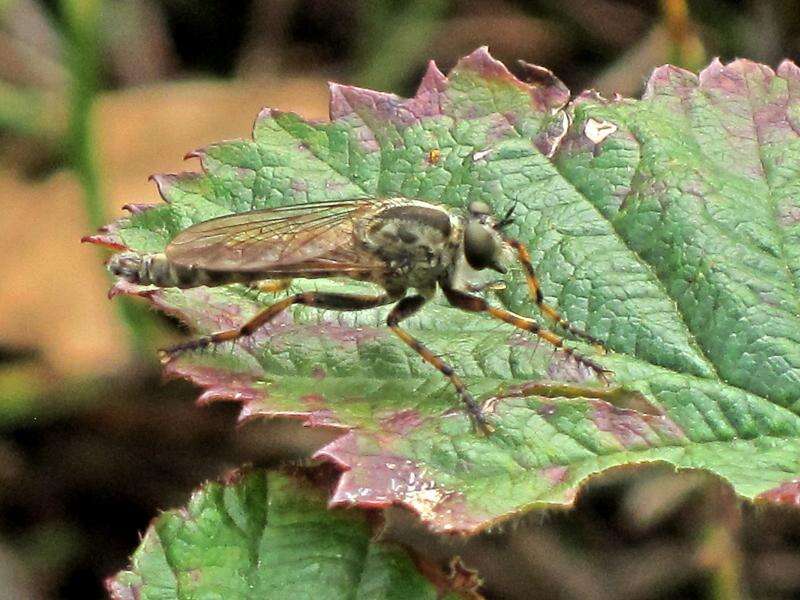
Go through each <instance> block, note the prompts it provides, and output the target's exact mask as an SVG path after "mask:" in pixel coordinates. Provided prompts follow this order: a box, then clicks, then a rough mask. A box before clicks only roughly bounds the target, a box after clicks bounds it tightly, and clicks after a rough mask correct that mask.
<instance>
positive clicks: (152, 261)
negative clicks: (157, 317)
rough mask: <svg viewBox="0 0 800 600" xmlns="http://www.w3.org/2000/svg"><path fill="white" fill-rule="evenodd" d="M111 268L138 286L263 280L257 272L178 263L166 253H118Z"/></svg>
mask: <svg viewBox="0 0 800 600" xmlns="http://www.w3.org/2000/svg"><path fill="white" fill-rule="evenodd" d="M108 270H109V271H111V273H113V274H114V275H116V276H117V277H121V278H122V279H124V280H125V281H129V282H130V283H136V284H139V285H157V286H158V287H178V288H192V287H198V286H201V285H208V286H216V285H225V284H227V283H250V282H252V281H256V280H258V279H263V275H262V276H259V274H258V273H245V272H236V271H209V270H207V269H198V268H196V267H194V266H181V265H176V264H174V263H172V262H170V261H169V260H167V257H166V255H164V254H145V255H141V254H134V253H132V252H123V253H121V254H115V255H114V256H112V257H111V259H110V260H109V261H108Z"/></svg>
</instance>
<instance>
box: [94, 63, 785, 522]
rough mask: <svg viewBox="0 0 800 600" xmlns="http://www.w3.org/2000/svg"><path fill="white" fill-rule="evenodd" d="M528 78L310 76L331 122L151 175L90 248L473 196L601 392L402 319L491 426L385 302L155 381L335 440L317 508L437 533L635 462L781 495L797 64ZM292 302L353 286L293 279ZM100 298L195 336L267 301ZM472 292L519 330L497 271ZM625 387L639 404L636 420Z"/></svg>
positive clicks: (564, 369) (567, 495) (229, 349)
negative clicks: (501, 224) (568, 334)
mask: <svg viewBox="0 0 800 600" xmlns="http://www.w3.org/2000/svg"><path fill="white" fill-rule="evenodd" d="M527 69H528V71H529V74H530V76H531V78H532V80H533V83H530V84H528V83H523V82H521V81H519V80H518V79H516V78H515V77H514V76H513V75H511V73H509V71H508V70H507V69H506V68H505V67H504V66H503V65H502V64H501V63H499V62H497V61H495V60H494V59H493V58H492V57H491V56H490V55H489V54H488V52H487V51H486V50H485V49H480V50H477V51H475V52H474V53H472V54H471V55H469V56H467V57H465V58H464V59H462V60H461V61H460V62H459V64H458V65H457V66H456V67H455V68H454V69H453V71H452V72H451V73H450V74H449V75H448V76H447V77H445V76H444V75H442V74H441V73H440V72H439V71H438V69H437V68H436V67H435V65H433V64H431V66H430V68H429V69H428V72H427V73H426V75H425V77H424V79H423V81H422V83H421V85H420V88H419V90H418V92H417V94H416V95H415V97H414V98H411V99H403V98H399V97H397V96H394V95H391V94H384V93H379V92H373V91H369V90H363V89H359V88H354V87H348V86H340V85H332V86H331V121H330V122H324V123H310V122H307V121H304V120H303V119H302V118H301V117H299V116H297V115H294V114H291V113H279V112H276V111H270V110H264V111H262V113H261V114H260V115H259V117H258V119H257V121H256V123H255V127H254V132H253V139H252V140H236V141H230V142H222V143H219V144H215V145H212V146H209V147H206V148H204V149H202V150H198V151H196V152H194V153H193V156H195V157H197V158H199V159H200V161H201V164H202V167H203V171H202V173H182V174H178V175H162V176H157V177H156V182H157V184H158V187H159V190H160V192H161V194H162V196H163V197H164V199H165V200H166V201H167V203H166V204H162V205H158V206H153V207H149V206H145V207H142V206H141V205H136V206H133V207H131V213H132V214H131V216H130V217H128V218H126V219H123V220H121V221H118V222H117V223H114V224H112V225H110V226H109V227H107V228H106V229H105V230H104V231H103V232H101V233H100V234H98V235H97V236H94V237H93V238H92V239H93V241H96V242H99V243H104V244H106V245H109V246H111V247H114V248H128V249H131V250H135V251H139V252H157V251H161V250H163V249H164V247H165V245H166V244H167V243H168V241H169V240H170V239H171V238H172V237H173V236H174V235H175V234H177V233H178V232H179V231H181V230H182V229H184V228H186V227H187V226H189V225H191V224H192V223H196V222H199V221H204V220H206V219H208V218H211V217H214V216H218V215H223V214H227V213H230V212H240V211H247V210H252V209H259V208H265V207H270V206H277V205H283V204H291V203H300V202H311V201H320V200H326V199H327V200H331V199H343V198H354V197H362V196H406V197H414V198H420V199H423V200H427V201H432V202H438V203H443V204H447V205H451V206H456V207H464V206H466V204H467V203H468V202H470V201H472V200H483V201H485V202H487V203H489V204H490V205H492V206H493V207H494V209H495V211H496V212H497V213H498V214H503V213H504V212H505V211H506V210H508V208H509V207H511V206H512V205H514V204H516V209H515V216H516V220H515V222H514V224H513V226H511V227H510V233H511V234H512V235H514V236H516V237H518V238H519V239H521V240H522V241H524V242H525V243H527V244H528V245H529V247H530V249H531V254H532V256H533V260H534V266H535V268H536V271H537V274H538V275H539V279H540V281H541V283H542V287H543V290H544V293H545V297H546V299H547V301H548V302H550V303H552V304H554V305H556V306H558V307H559V309H560V310H561V311H562V312H563V313H564V315H565V316H566V317H567V318H568V319H569V320H571V321H572V322H574V323H575V324H577V325H578V326H580V327H582V328H584V329H586V330H588V331H589V332H590V333H591V334H593V335H594V336H596V337H598V338H600V339H602V340H604V341H605V343H606V345H607V347H608V348H609V349H610V352H609V353H608V354H607V355H605V356H595V355H594V354H593V352H594V351H593V350H592V349H591V348H588V347H586V346H585V345H581V344H579V343H578V342H575V341H571V342H569V343H570V344H572V345H573V346H575V347H576V348H580V350H581V351H582V352H584V353H587V354H591V355H592V357H593V358H594V359H595V360H597V361H598V362H600V363H601V364H603V365H604V366H606V367H607V368H609V369H611V370H613V371H614V376H613V383H614V386H618V387H615V388H612V389H611V390H609V389H606V388H604V386H603V385H602V384H601V383H598V382H596V381H594V380H593V378H592V377H591V376H590V375H589V374H587V373H585V372H583V371H582V369H580V368H578V367H577V366H576V365H575V364H574V363H572V362H570V361H569V360H568V359H567V358H566V357H565V356H564V355H563V353H554V352H553V351H552V350H551V349H550V348H549V347H546V346H547V344H545V343H542V344H539V343H537V341H536V339H535V338H532V337H530V336H528V335H522V334H519V333H517V332H515V331H514V330H513V329H511V328H510V327H509V326H507V325H504V324H498V323H497V322H495V321H492V320H490V319H489V318H488V317H484V316H480V315H478V316H476V315H473V314H467V313H463V312H460V311H457V310H455V309H453V308H450V307H447V306H445V305H444V303H443V302H435V303H434V304H433V305H432V306H430V307H426V309H425V310H424V311H423V312H422V313H421V314H420V315H419V316H418V317H415V318H413V319H411V320H409V322H408V329H409V331H411V332H412V333H413V334H414V335H416V336H418V337H419V338H420V339H421V340H423V341H424V342H425V343H426V344H428V345H429V347H431V348H432V349H433V350H434V352H436V353H439V354H441V355H442V356H443V357H444V358H445V359H446V360H447V361H449V362H450V363H451V364H453V365H454V366H455V368H456V370H457V371H458V372H459V373H460V374H462V375H463V376H464V378H465V380H466V382H467V383H468V385H469V387H470V389H471V391H472V392H473V394H474V395H476V396H477V397H479V398H481V399H482V400H489V403H488V404H487V410H490V411H491V412H492V417H491V418H492V422H493V424H494V425H495V427H496V431H495V433H494V434H493V435H491V436H489V437H482V436H479V435H476V433H475V432H474V431H473V430H472V428H471V426H470V423H469V421H468V419H467V417H466V416H465V414H464V413H463V411H461V410H460V408H459V407H458V403H457V400H456V396H455V394H454V393H453V391H452V389H451V388H450V387H449V384H448V383H447V382H446V381H445V380H444V379H443V378H442V377H441V376H440V375H439V374H438V373H436V372H435V371H434V370H433V369H431V368H430V367H429V366H428V365H426V364H425V363H423V362H422V361H421V360H420V359H419V358H418V357H417V356H416V355H415V354H413V353H412V352H410V351H409V350H407V349H406V348H405V347H404V346H403V345H402V343H400V342H399V341H398V340H396V339H395V338H394V337H392V336H391V334H390V333H387V330H386V329H385V327H384V326H383V324H384V320H385V317H386V314H387V310H388V309H376V310H372V311H366V312H362V313H334V312H330V311H319V310H315V309H310V308H306V307H299V308H296V309H294V310H292V311H290V312H289V313H287V314H286V316H285V317H282V318H281V319H278V320H277V321H276V322H274V323H272V324H271V325H270V326H268V327H265V328H263V329H262V330H260V331H259V332H258V333H257V334H256V335H254V336H253V337H252V338H251V339H249V340H245V341H243V342H241V343H239V344H237V345H235V346H233V345H231V344H224V345H222V346H220V347H218V348H216V349H213V350H211V351H205V352H202V353H195V354H190V355H185V356H183V357H181V358H180V359H178V360H177V361H174V362H173V363H171V364H170V365H169V366H168V367H167V370H168V372H169V373H170V374H172V375H177V376H181V377H186V378H188V379H190V380H192V381H194V382H196V383H197V384H198V385H200V386H201V387H202V388H204V392H203V395H202V397H201V398H202V399H203V400H206V401H207V400H214V399H236V400H238V401H241V402H242V403H243V411H242V419H251V418H259V417H274V416H287V417H295V418H300V419H304V420H305V421H306V422H307V423H308V425H309V426H315V427H340V428H342V435H341V437H339V438H338V439H337V440H336V441H334V442H333V443H331V444H330V445H328V446H326V447H324V448H321V449H320V450H319V452H318V453H317V457H318V458H320V459H322V460H327V461H331V462H332V463H334V464H335V465H337V466H338V467H339V468H340V469H341V470H342V471H343V474H342V476H341V479H340V481H339V484H338V487H337V488H336V490H335V492H334V494H333V497H332V503H333V504H334V505H355V506H369V507H382V506H388V505H391V504H401V505H404V506H407V507H409V508H411V509H413V510H415V511H416V512H417V513H419V515H420V516H421V518H422V519H423V520H424V521H425V522H427V523H428V524H429V526H430V527H431V528H432V529H434V530H436V531H451V532H461V533H472V532H475V531H478V530H480V529H482V528H485V527H487V526H489V525H491V524H493V523H495V522H498V521H500V520H502V519H505V518H508V517H510V516H513V515H516V514H519V513H521V512H522V511H525V510H528V509H531V508H534V507H543V506H551V507H552V506H565V505H569V504H570V503H571V502H572V501H573V499H574V497H575V494H576V492H577V490H578V488H579V486H580V485H581V484H582V483H583V482H584V481H586V479H587V478H589V477H591V476H593V475H595V474H597V473H600V472H602V471H604V470H606V469H608V468H611V467H615V466H619V465H627V464H633V463H645V462H654V461H663V462H667V463H669V464H671V465H674V466H675V467H676V468H702V469H707V470H709V471H711V472H713V473H715V474H716V475H718V476H719V477H721V478H723V479H725V480H726V481H728V482H730V484H731V485H732V486H733V487H734V489H735V490H736V492H737V493H738V494H739V495H740V496H742V497H744V498H748V499H760V500H770V501H778V502H785V503H793V504H798V503H800V316H798V315H800V292H799V291H798V290H799V289H800V135H799V133H800V71H798V69H797V67H795V65H794V64H792V63H790V62H784V63H783V64H782V65H781V66H780V67H779V69H778V70H777V72H775V71H773V70H772V69H770V68H768V67H765V66H763V65H759V64H756V63H752V62H749V61H744V60H740V61H736V62H734V63H731V64H729V65H722V64H720V63H719V62H714V63H712V64H711V65H710V66H709V67H708V68H707V69H705V70H704V71H703V72H702V73H701V74H700V75H699V76H697V75H694V74H692V73H689V72H687V71H683V70H681V69H678V68H675V67H671V66H665V67H661V68H659V69H657V70H656V71H655V72H654V73H653V75H652V77H651V78H650V80H649V82H648V84H647V88H646V92H645V94H644V97H643V98H642V99H641V100H632V99H614V100H607V99H604V98H602V97H600V96H598V95H596V94H593V93H584V94H582V95H580V96H578V97H577V98H575V99H574V100H572V101H571V102H570V101H569V93H568V91H567V90H566V88H565V87H564V86H563V84H561V82H559V81H558V80H557V79H556V78H555V77H554V76H552V74H550V73H549V72H547V71H545V70H544V69H541V68H538V67H532V66H528V67H527ZM432 151H435V152H432ZM313 289H329V290H330V289H336V290H340V291H347V290H359V291H362V292H363V290H364V289H365V286H363V285H361V284H354V283H346V282H339V281H323V280H313V281H312V280H309V281H302V280H296V281H295V282H294V285H293V290H295V291H300V290H313ZM117 291H120V292H124V293H131V294H139V295H141V296H144V297H146V298H148V299H149V300H150V301H151V302H152V303H154V304H155V305H156V306H158V307H159V308H161V309H163V310H165V311H167V312H169V313H171V314H175V315H177V316H178V317H180V318H181V319H183V320H184V321H185V322H187V323H188V324H189V325H191V326H192V328H193V329H195V330H196V331H198V332H210V331H214V330H220V329H227V328H230V327H234V326H237V325H239V324H241V323H242V322H243V321H244V320H245V319H246V318H248V317H249V316H250V315H252V314H254V313H255V312H256V311H257V310H258V309H259V307H261V306H263V305H264V304H267V303H269V302H271V301H273V299H274V296H272V295H269V294H256V293H255V292H253V291H252V290H248V289H246V288H244V287H242V286H227V287H221V288H198V289H194V290H186V291H180V290H176V289H164V290H155V289H152V288H136V287H134V286H118V288H117ZM487 297H488V298H489V299H490V301H491V302H496V303H501V304H503V305H505V306H507V307H508V308H510V309H511V310H515V311H517V312H520V313H522V314H526V315H533V316H534V317H536V318H539V316H538V315H536V314H535V307H534V305H533V303H532V302H531V300H530V298H529V297H528V292H527V289H526V286H525V281H524V277H523V274H522V272H521V270H519V269H517V270H515V271H513V272H512V273H511V274H510V275H509V276H508V277H507V285H506V289H505V290H503V291H502V292H500V293H498V294H497V295H493V294H490V295H489V296H487ZM618 388H621V389H622V392H620V390H619V389H618ZM634 396H636V397H638V398H639V400H641V402H640V404H641V403H644V405H646V406H648V407H651V408H652V410H635V409H634V408H635V407H633V408H632V407H631V405H629V404H627V403H626V402H627V400H625V399H626V398H627V399H630V398H631V397H634ZM621 399H622V400H621Z"/></svg>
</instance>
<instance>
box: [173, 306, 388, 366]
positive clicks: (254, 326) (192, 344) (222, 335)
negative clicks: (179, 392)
mask: <svg viewBox="0 0 800 600" xmlns="http://www.w3.org/2000/svg"><path fill="white" fill-rule="evenodd" d="M395 299H396V298H395V297H393V296H390V295H389V294H379V295H375V296H366V295H364V296H359V295H355V294H330V293H325V292H305V293H302V294H294V295H293V296H289V297H288V298H284V299H283V300H280V301H278V302H276V303H275V304H272V305H270V306H268V307H267V308H265V309H264V310H262V311H261V312H259V313H258V314H257V315H255V316H254V317H253V318H251V319H250V320H249V321H247V322H246V323H245V324H244V325H242V326H241V327H238V328H236V329H229V330H227V331H220V332H218V333H212V334H211V335H205V336H203V337H199V338H195V339H193V340H189V341H188V342H184V343H182V344H177V345H175V346H172V347H170V348H166V349H164V350H162V351H161V356H162V358H163V359H164V360H169V359H171V358H172V357H174V356H176V355H177V354H179V353H181V352H185V351H187V350H195V349H197V348H205V347H207V346H215V345H217V344H221V343H222V342H232V341H235V340H238V339H239V338H242V337H246V336H248V335H251V334H253V333H254V332H255V331H256V330H258V329H259V328H261V327H263V326H264V325H266V324H267V323H269V322H270V321H272V320H273V319H274V318H275V317H277V316H278V315H279V314H281V313H282V312H283V311H284V310H286V309H287V308H289V307H290V306H292V305H294V304H304V305H306V306H315V307H317V308H326V309H330V310H348V311H349V310H367V309H369V308H375V307H377V306H382V305H384V304H388V303H389V302H392V301H393V300H395Z"/></svg>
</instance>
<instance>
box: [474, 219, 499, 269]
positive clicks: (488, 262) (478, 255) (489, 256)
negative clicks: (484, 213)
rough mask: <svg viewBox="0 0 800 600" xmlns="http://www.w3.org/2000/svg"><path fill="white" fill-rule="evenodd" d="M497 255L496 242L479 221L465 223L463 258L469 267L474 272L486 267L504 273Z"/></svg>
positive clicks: (497, 246)
mask: <svg viewBox="0 0 800 600" xmlns="http://www.w3.org/2000/svg"><path fill="white" fill-rule="evenodd" d="M499 254H500V252H499V244H498V241H497V239H496V238H495V237H494V235H492V232H491V231H490V230H489V229H487V228H486V226H485V225H483V224H481V223H480V222H479V221H471V222H469V223H467V227H466V229H465V230H464V256H465V257H466V259H467V263H469V266H470V267H472V268H473V269H475V270H476V271H481V270H483V269H486V268H487V267H488V268H490V269H494V270H495V271H497V272H499V273H505V272H506V268H505V267H504V266H503V265H501V264H500V263H499V262H498V260H497V257H498V255H499Z"/></svg>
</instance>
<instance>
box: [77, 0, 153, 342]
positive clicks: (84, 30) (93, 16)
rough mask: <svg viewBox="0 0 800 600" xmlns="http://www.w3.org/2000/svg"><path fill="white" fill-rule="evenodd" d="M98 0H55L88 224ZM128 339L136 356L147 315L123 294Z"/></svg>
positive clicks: (95, 198) (97, 220)
mask: <svg viewBox="0 0 800 600" xmlns="http://www.w3.org/2000/svg"><path fill="white" fill-rule="evenodd" d="M101 8H102V2H101V0H61V9H62V12H63V15H64V22H65V25H66V31H65V34H66V35H65V38H66V42H67V43H66V51H67V65H68V67H69V72H70V75H71V88H70V90H69V101H70V110H69V123H68V129H67V147H68V149H69V157H70V159H71V161H72V167H73V169H74V171H75V174H76V175H77V177H78V180H79V182H80V184H81V187H82V188H83V203H84V209H85V211H86V216H87V219H88V225H89V227H90V229H92V230H97V229H99V228H100V227H102V226H103V225H104V224H105V223H106V220H107V216H106V211H105V205H104V203H103V194H102V191H101V180H100V168H99V165H98V160H97V155H96V153H95V143H94V134H93V131H92V122H93V121H92V117H93V109H94V105H95V99H96V97H97V92H98V88H99V71H100V60H99V47H100V44H99V27H98V24H99V19H100V11H101ZM117 310H118V312H119V315H120V318H121V319H122V322H123V323H124V324H125V325H126V327H127V328H128V331H129V343H130V345H131V347H132V349H133V350H134V351H135V352H136V354H137V355H139V356H143V355H144V353H145V349H146V348H147V347H149V343H148V342H147V338H149V337H150V336H149V334H150V331H151V329H152V328H151V326H150V325H151V323H152V320H151V319H150V317H149V314H148V313H147V312H146V311H145V310H144V309H143V308H141V307H139V306H137V305H135V304H132V303H131V302H130V301H128V300H126V299H123V301H122V302H118V303H117Z"/></svg>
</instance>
